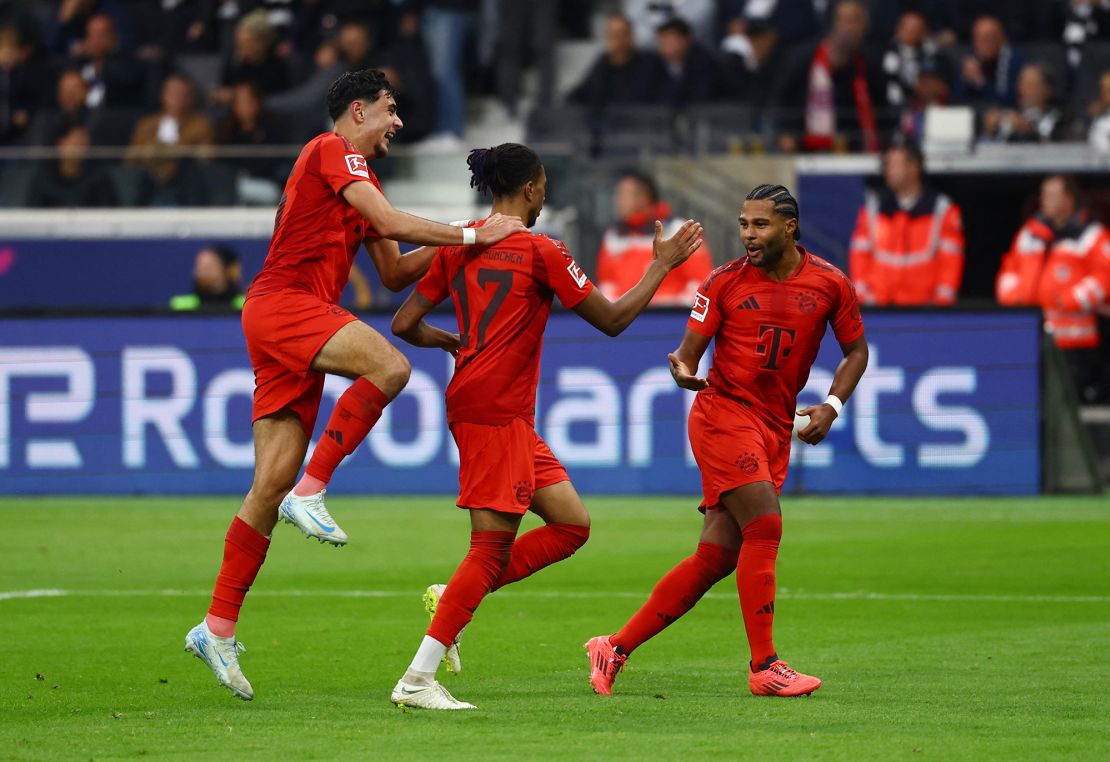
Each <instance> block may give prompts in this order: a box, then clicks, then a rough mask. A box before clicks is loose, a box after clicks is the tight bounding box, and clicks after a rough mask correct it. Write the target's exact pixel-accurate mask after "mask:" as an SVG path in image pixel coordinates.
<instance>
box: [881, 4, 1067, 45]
mask: <svg viewBox="0 0 1110 762" xmlns="http://www.w3.org/2000/svg"><path fill="white" fill-rule="evenodd" d="M883 1H884V2H886V0H883ZM1060 5H1061V0H1022V2H1015V0H953V2H951V3H950V5H949V7H950V8H951V10H952V11H953V12H954V13H955V17H956V18H955V29H956V32H957V34H958V35H959V39H960V40H961V41H967V40H972V41H974V39H975V26H976V24H978V23H979V20H980V19H981V18H982V17H983V16H991V17H993V18H996V19H1002V21H1003V22H1004V24H1005V27H1006V31H1007V36H1008V37H1009V38H1010V39H1012V40H1014V41H1016V42H1029V41H1034V40H1044V41H1049V40H1051V39H1053V37H1054V36H1055V35H1056V34H1057V33H1058V32H1059V29H1060V27H1059V20H1060V19H1059V15H1058V11H1059V6H1060Z"/></svg>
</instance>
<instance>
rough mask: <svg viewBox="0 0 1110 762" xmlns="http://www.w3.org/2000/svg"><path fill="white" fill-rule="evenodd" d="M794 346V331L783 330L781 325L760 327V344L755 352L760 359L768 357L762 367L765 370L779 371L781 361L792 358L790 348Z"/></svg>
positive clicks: (791, 329) (790, 329)
mask: <svg viewBox="0 0 1110 762" xmlns="http://www.w3.org/2000/svg"><path fill="white" fill-rule="evenodd" d="M793 344H794V329H793V328H783V327H782V326H781V325H761V326H759V343H758V344H756V345H755V351H756V353H757V354H758V355H759V356H760V357H766V358H767V362H765V363H764V364H763V365H761V366H760V367H761V368H763V369H764V370H778V369H779V360H785V359H786V358H787V357H789V356H790V348H791V346H793Z"/></svg>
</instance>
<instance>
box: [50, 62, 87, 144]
mask: <svg viewBox="0 0 1110 762" xmlns="http://www.w3.org/2000/svg"><path fill="white" fill-rule="evenodd" d="M54 91H55V92H54V98H55V100H56V105H57V108H56V109H55V110H54V111H53V112H52V113H51V114H50V115H49V116H48V117H47V119H46V123H45V127H44V128H43V135H42V137H44V138H48V137H49V136H51V135H61V134H62V133H64V132H67V131H68V130H69V128H70V127H77V126H79V125H85V126H90V129H91V125H90V124H89V123H90V115H89V107H88V106H87V105H85V104H86V101H87V99H88V95H89V86H88V83H86V82H85V78H84V77H82V76H81V72H80V71H78V70H77V69H66V70H64V71H63V72H62V73H61V74H60V75H58V82H57V84H56V85H55V88H54Z"/></svg>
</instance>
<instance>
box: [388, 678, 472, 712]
mask: <svg viewBox="0 0 1110 762" xmlns="http://www.w3.org/2000/svg"><path fill="white" fill-rule="evenodd" d="M389 700H390V701H392V702H393V703H394V704H396V705H397V706H400V707H412V708H414V709H447V710H454V709H477V708H478V707H476V706H474V705H473V704H468V703H466V702H465V701H459V700H458V699H457V698H455V697H454V696H452V695H451V694H450V693H448V692H447V689H446V688H444V687H443V686H442V685H440V684H439V683H438V682H435V681H433V682H432V684H431V685H409V684H408V683H406V682H405V681H404V680H403V679H401V680H398V681H397V685H395V686H394V687H393V693H391V694H390V696H389Z"/></svg>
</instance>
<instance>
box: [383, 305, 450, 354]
mask: <svg viewBox="0 0 1110 762" xmlns="http://www.w3.org/2000/svg"><path fill="white" fill-rule="evenodd" d="M434 307H435V303H434V302H432V301H431V300H430V299H428V297H426V296H424V295H423V294H420V293H418V292H416V291H413V292H412V293H411V294H409V297H408V299H406V300H405V303H404V304H402V305H401V308H400V309H399V310H397V314H396V315H394V316H393V325H392V330H393V335H394V336H396V337H397V338H399V339H403V340H405V341H407V342H408V343H409V344H412V345H413V346H414V347H429V348H432V349H442V350H443V351H445V352H450V353H451V354H456V353H457V352H458V351H459V335H458V334H457V333H451V332H450V331H445V330H443V329H442V328H436V327H435V326H434V325H429V324H428V322H427V321H426V320H424V317H425V316H426V315H427V314H428V313H429V312H431V311H432V309H433V308H434Z"/></svg>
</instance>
